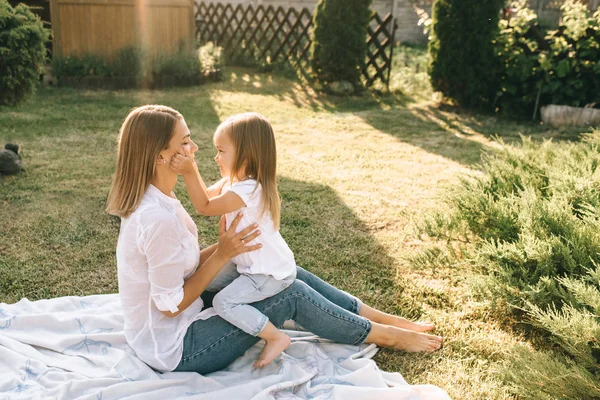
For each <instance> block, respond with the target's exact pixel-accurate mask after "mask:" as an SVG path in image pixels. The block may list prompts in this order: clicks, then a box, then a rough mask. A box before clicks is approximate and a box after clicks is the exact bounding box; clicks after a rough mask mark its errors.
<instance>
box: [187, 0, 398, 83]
mask: <svg viewBox="0 0 600 400" xmlns="http://www.w3.org/2000/svg"><path fill="white" fill-rule="evenodd" d="M312 27H313V23H312V14H311V12H310V11H309V10H308V9H307V8H303V9H301V10H300V11H297V10H296V9H295V8H293V7H290V8H287V9H284V8H283V7H273V6H271V5H269V6H263V5H258V6H256V7H255V6H253V5H252V4H237V5H232V4H223V3H212V2H210V3H208V2H203V1H202V2H199V3H197V8H196V38H197V40H198V41H200V42H201V43H205V42H215V43H216V44H218V45H220V46H222V47H224V49H225V51H226V52H228V53H230V54H234V56H235V57H241V58H246V57H247V58H250V59H252V60H255V61H258V62H267V63H277V62H282V63H287V64H288V65H290V66H291V67H292V68H294V69H295V70H296V71H297V72H299V73H300V74H301V75H302V76H304V77H307V78H308V76H309V50H310V45H311V39H310V36H311V33H312ZM395 29H396V26H395V23H394V21H393V18H392V16H391V14H389V13H388V15H386V16H385V17H384V18H381V17H379V15H378V14H375V15H374V17H373V19H372V21H371V25H370V28H369V34H368V38H367V43H368V45H369V51H368V57H367V60H366V66H365V68H364V69H363V71H362V73H363V76H364V79H365V84H366V85H367V86H371V85H373V83H374V82H376V81H377V80H379V81H381V82H382V83H383V84H385V85H388V84H389V76H390V70H391V67H392V63H391V57H392V51H393V50H392V49H393V41H394V40H393V37H394V33H395Z"/></svg>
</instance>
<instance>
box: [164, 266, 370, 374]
mask: <svg viewBox="0 0 600 400" xmlns="http://www.w3.org/2000/svg"><path fill="white" fill-rule="evenodd" d="M224 268H227V266H226V267H224ZM225 273H227V272H226V271H225ZM218 278H219V276H217V278H215V279H216V280H218ZM202 297H203V299H204V301H205V304H206V306H208V305H210V303H211V297H214V294H211V293H209V292H205V294H203V296H202ZM360 305H361V303H360V301H359V300H358V299H357V298H355V297H354V296H351V295H349V294H348V293H346V292H344V291H341V290H339V289H337V288H335V287H333V286H331V285H329V284H328V283H326V282H324V281H323V280H321V279H319V278H318V277H316V276H315V275H313V274H311V273H310V272H308V271H306V270H304V269H302V268H300V267H298V272H297V276H296V280H295V281H294V283H292V284H291V285H290V286H289V287H288V288H287V289H285V290H283V291H282V292H280V293H278V294H276V295H275V296H272V297H269V298H268V299H265V300H262V301H259V302H256V303H252V306H253V307H255V308H256V309H257V310H259V311H260V312H262V313H263V314H264V315H266V316H267V317H269V320H270V321H271V322H272V323H273V324H274V325H275V326H278V327H280V326H282V325H283V323H284V322H285V321H286V320H289V319H291V320H293V321H295V322H296V323H298V324H299V325H300V326H302V327H303V328H305V329H306V330H308V331H310V332H312V333H314V334H317V335H319V336H320V337H323V338H326V339H330V340H332V341H334V342H338V343H344V344H360V343H363V342H364V341H365V339H366V338H367V336H368V335H369V333H370V332H371V322H370V321H369V320H367V319H366V318H363V317H360V316H359V315H358V312H359V310H360ZM259 340H260V338H258V337H254V336H251V335H248V334H247V333H245V332H244V331H242V330H241V329H239V328H236V327H235V326H233V325H231V324H230V323H228V322H226V321H225V320H223V319H221V318H220V317H218V316H215V317H211V318H209V319H207V320H198V321H195V322H194V323H193V324H192V325H191V326H190V327H189V328H188V331H187V333H186V335H185V338H184V340H183V356H182V359H181V362H180V363H179V365H178V366H177V368H176V369H175V371H195V372H198V373H200V374H207V373H209V372H214V371H218V370H220V369H223V368H225V367H227V366H228V365H229V364H231V363H232V362H233V361H235V360H236V359H237V358H238V357H240V356H241V355H243V354H244V353H245V352H246V350H248V349H249V348H250V347H252V346H254V344H256V342H258V341H259Z"/></svg>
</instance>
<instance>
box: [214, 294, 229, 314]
mask: <svg viewBox="0 0 600 400" xmlns="http://www.w3.org/2000/svg"><path fill="white" fill-rule="evenodd" d="M222 293H223V292H219V293H217V294H216V295H215V297H214V299H213V307H214V309H215V312H216V313H217V314H221V313H223V312H224V311H225V310H226V309H227V301H226V297H225V296H223V295H222Z"/></svg>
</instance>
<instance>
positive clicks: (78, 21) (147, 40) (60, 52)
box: [50, 0, 195, 58]
mask: <svg viewBox="0 0 600 400" xmlns="http://www.w3.org/2000/svg"><path fill="white" fill-rule="evenodd" d="M50 12H51V18H52V21H51V23H52V31H53V35H54V39H53V40H54V43H53V47H54V54H55V55H57V56H68V55H82V54H85V53H90V54H96V55H102V56H105V57H107V58H110V57H112V56H113V55H115V54H116V53H117V52H118V51H119V50H120V49H122V48H124V47H128V46H145V47H147V48H148V49H149V50H150V51H153V52H155V51H165V52H168V51H172V50H175V49H177V48H178V47H180V46H190V47H191V46H192V45H193V43H194V35H195V30H194V2H193V0H50Z"/></svg>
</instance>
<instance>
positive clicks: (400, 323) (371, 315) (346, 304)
mask: <svg viewBox="0 0 600 400" xmlns="http://www.w3.org/2000/svg"><path fill="white" fill-rule="evenodd" d="M296 269H297V279H300V280H301V281H303V282H305V283H306V284H307V285H308V286H310V287H312V288H313V289H315V290H316V291H317V292H319V293H320V294H321V295H322V296H323V297H325V298H326V299H327V300H329V301H331V302H332V303H334V304H337V305H338V306H340V307H342V308H344V309H346V310H348V311H350V312H353V313H355V314H358V315H360V316H361V317H365V318H367V319H368V320H369V321H372V322H377V323H379V324H383V325H390V326H395V327H397V328H402V329H408V330H412V331H416V332H427V331H430V330H432V329H433V328H434V325H433V324H432V323H428V322H412V321H409V320H407V319H405V318H402V317H398V316H396V315H391V314H386V313H384V312H382V311H379V310H377V309H375V308H373V307H369V306H368V305H366V304H364V303H363V302H361V301H360V300H359V299H358V298H356V297H354V296H352V295H351V294H348V293H346V292H344V291H343V290H340V289H338V288H336V287H335V286H332V285H330V284H329V283H327V282H325V281H323V280H322V279H321V278H319V277H317V276H316V275H314V274H312V273H310V272H308V271H306V270H305V269H304V268H302V267H299V266H297V267H296Z"/></svg>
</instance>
